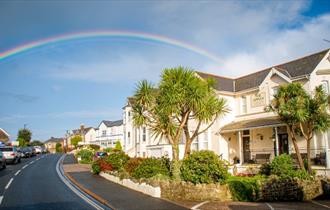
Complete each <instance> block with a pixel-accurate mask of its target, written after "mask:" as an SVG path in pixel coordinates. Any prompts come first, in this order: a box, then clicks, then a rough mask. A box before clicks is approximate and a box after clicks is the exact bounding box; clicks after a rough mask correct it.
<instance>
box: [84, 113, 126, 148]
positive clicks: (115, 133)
mask: <svg viewBox="0 0 330 210" xmlns="http://www.w3.org/2000/svg"><path fill="white" fill-rule="evenodd" d="M87 134H88V135H90V136H88V135H86V137H87V138H89V137H91V138H93V139H94V140H92V141H89V142H90V143H91V144H96V145H99V146H100V147H102V148H107V147H110V148H112V147H114V146H115V144H116V142H117V141H120V143H121V145H124V132H123V120H116V121H108V120H103V121H102V122H101V123H100V124H99V126H98V127H97V128H96V129H94V131H92V130H90V132H88V133H87ZM123 149H125V148H123Z"/></svg>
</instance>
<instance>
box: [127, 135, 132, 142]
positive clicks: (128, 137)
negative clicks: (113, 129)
mask: <svg viewBox="0 0 330 210" xmlns="http://www.w3.org/2000/svg"><path fill="white" fill-rule="evenodd" d="M127 143H128V144H131V132H127Z"/></svg>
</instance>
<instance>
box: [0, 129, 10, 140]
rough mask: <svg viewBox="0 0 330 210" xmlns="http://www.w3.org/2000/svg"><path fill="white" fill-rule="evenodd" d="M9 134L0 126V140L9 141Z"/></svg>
mask: <svg viewBox="0 0 330 210" xmlns="http://www.w3.org/2000/svg"><path fill="white" fill-rule="evenodd" d="M9 137H10V136H9V134H8V133H7V132H6V131H5V130H4V129H2V128H0V142H2V143H7V142H8V141H9Z"/></svg>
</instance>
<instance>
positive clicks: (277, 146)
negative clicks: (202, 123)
mask: <svg viewBox="0 0 330 210" xmlns="http://www.w3.org/2000/svg"><path fill="white" fill-rule="evenodd" d="M220 134H221V136H222V138H224V139H225V140H226V141H227V142H228V154H227V159H228V160H229V162H230V163H232V164H239V165H240V166H244V165H250V166H253V165H260V164H262V163H268V162H270V161H271V160H272V159H273V158H274V157H276V156H278V155H281V154H290V155H291V157H292V158H293V160H294V161H296V162H297V156H296V153H295V150H294V147H293V145H292V142H291V140H290V137H289V135H288V132H287V128H286V126H285V125H284V124H283V123H281V122H280V121H279V119H278V118H275V117H273V118H263V119H257V120H245V121H239V122H233V123H230V124H228V125H226V126H224V127H223V128H222V129H221V131H220ZM315 136H316V137H315V138H314V139H313V142H312V145H311V146H312V148H311V160H312V164H313V165H314V166H318V167H326V165H327V161H326V159H327V150H326V148H327V139H325V138H324V136H326V135H324V134H322V135H315ZM298 146H299V149H300V153H301V154H302V157H303V158H306V157H307V149H306V143H305V140H304V139H303V138H298Z"/></svg>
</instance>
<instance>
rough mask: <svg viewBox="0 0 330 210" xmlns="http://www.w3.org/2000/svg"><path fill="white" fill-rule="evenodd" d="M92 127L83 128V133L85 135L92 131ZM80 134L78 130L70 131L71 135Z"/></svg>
mask: <svg viewBox="0 0 330 210" xmlns="http://www.w3.org/2000/svg"><path fill="white" fill-rule="evenodd" d="M92 128H93V127H88V128H84V133H87V132H88V131H89V130H90V129H92ZM80 132H81V130H80V128H79V129H74V130H72V133H73V135H79V134H80Z"/></svg>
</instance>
